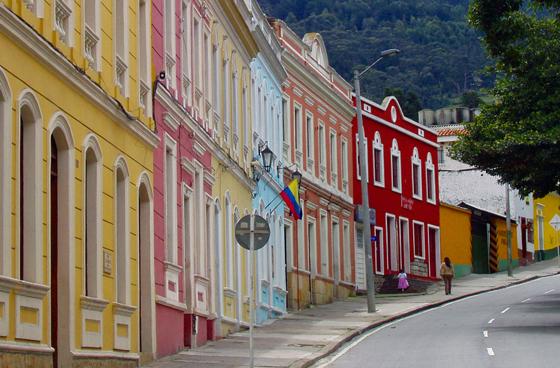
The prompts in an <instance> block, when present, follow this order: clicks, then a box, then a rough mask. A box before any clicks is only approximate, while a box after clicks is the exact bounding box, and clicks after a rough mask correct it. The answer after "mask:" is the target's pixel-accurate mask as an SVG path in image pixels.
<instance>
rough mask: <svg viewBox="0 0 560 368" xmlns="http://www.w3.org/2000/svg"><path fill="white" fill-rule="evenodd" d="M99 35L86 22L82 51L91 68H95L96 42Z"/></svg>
mask: <svg viewBox="0 0 560 368" xmlns="http://www.w3.org/2000/svg"><path fill="white" fill-rule="evenodd" d="M98 43H99V36H97V35H96V34H95V32H94V31H93V30H92V29H91V28H90V27H89V26H88V25H87V24H86V26H85V35H84V53H85V57H86V60H87V61H88V64H89V66H90V67H91V68H93V69H97V44H98Z"/></svg>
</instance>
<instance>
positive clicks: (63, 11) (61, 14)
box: [54, 0, 72, 44]
mask: <svg viewBox="0 0 560 368" xmlns="http://www.w3.org/2000/svg"><path fill="white" fill-rule="evenodd" d="M71 14H72V9H70V7H69V6H68V5H67V4H66V3H65V2H64V1H62V0H58V1H57V2H56V4H55V19H54V22H55V29H56V31H57V32H58V34H59V35H60V39H61V40H62V42H64V43H66V44H68V36H69V24H70V15H71Z"/></svg>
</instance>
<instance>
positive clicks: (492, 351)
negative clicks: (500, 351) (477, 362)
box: [486, 348, 495, 356]
mask: <svg viewBox="0 0 560 368" xmlns="http://www.w3.org/2000/svg"><path fill="white" fill-rule="evenodd" d="M486 351H488V355H490V356H494V355H495V354H494V349H492V348H486Z"/></svg>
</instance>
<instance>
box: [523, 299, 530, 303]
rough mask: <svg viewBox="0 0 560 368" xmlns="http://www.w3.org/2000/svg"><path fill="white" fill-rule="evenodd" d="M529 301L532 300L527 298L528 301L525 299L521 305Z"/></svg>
mask: <svg viewBox="0 0 560 368" xmlns="http://www.w3.org/2000/svg"><path fill="white" fill-rule="evenodd" d="M529 300H531V298H527V299H525V300H522V301H521V303H525V302H528V301H529Z"/></svg>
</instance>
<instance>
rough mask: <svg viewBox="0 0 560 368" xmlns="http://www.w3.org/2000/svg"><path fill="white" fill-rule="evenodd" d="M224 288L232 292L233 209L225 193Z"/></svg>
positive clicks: (227, 194) (227, 193)
mask: <svg viewBox="0 0 560 368" xmlns="http://www.w3.org/2000/svg"><path fill="white" fill-rule="evenodd" d="M224 216H225V221H224V224H225V238H226V239H225V246H226V249H225V257H224V258H225V271H226V272H225V278H226V282H225V287H226V288H227V289H230V290H233V287H234V283H233V268H234V255H233V238H232V237H233V224H232V221H233V208H232V203H231V198H230V196H229V192H226V198H225V211H224Z"/></svg>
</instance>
